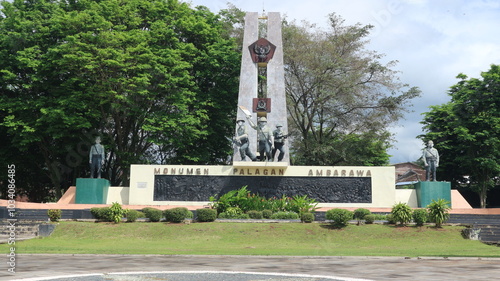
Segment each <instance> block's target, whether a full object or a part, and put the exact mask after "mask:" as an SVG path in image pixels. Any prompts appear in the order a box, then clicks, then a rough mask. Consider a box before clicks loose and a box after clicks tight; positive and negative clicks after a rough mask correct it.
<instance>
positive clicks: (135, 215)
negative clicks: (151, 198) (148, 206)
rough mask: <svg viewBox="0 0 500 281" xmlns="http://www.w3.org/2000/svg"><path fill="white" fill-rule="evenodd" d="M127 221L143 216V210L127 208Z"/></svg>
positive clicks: (133, 220)
mask: <svg viewBox="0 0 500 281" xmlns="http://www.w3.org/2000/svg"><path fill="white" fill-rule="evenodd" d="M126 217H127V222H135V221H136V220H137V219H138V218H142V217H144V213H143V212H139V211H137V210H127V215H126Z"/></svg>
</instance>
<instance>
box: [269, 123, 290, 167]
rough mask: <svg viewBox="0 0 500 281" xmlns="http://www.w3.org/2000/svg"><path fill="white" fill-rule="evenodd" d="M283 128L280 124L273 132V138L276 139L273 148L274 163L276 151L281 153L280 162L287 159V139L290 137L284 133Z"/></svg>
mask: <svg viewBox="0 0 500 281" xmlns="http://www.w3.org/2000/svg"><path fill="white" fill-rule="evenodd" d="M282 129H283V126H282V125H280V124H278V125H276V130H274V131H273V137H274V148H273V155H272V159H273V161H274V157H275V156H276V151H279V152H280V154H279V155H278V161H281V160H283V157H285V146H284V145H285V139H286V138H287V137H288V136H287V135H286V134H284V132H283V130H282Z"/></svg>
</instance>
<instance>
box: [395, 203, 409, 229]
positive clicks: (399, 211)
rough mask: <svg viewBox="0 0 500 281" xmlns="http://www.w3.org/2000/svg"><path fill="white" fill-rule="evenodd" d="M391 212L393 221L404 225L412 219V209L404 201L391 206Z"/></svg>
mask: <svg viewBox="0 0 500 281" xmlns="http://www.w3.org/2000/svg"><path fill="white" fill-rule="evenodd" d="M391 214H392V218H393V219H394V221H395V222H399V224H400V225H406V224H407V223H409V222H411V219H412V210H411V208H410V206H408V204H406V203H398V204H395V205H394V206H393V207H392V210H391Z"/></svg>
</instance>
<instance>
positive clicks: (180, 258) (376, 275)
mask: <svg viewBox="0 0 500 281" xmlns="http://www.w3.org/2000/svg"><path fill="white" fill-rule="evenodd" d="M499 251H500V248H499ZM2 267H3V270H2V271H3V272H4V273H2V274H1V275H0V280H58V281H63V280H64V281H68V280H74V281H84V280H85V281H98V280H99V281H100V280H122V281H125V280H126V281H132V280H135V281H153V280H169V281H185V280H186V281H187V280H203V281H211V280H213V281H216V280H217V281H220V280H254V281H255V280H275V281H276V280H290V281H292V280H293V281H297V280H427V281H428V280H450V281H451V280H453V281H457V280H497V279H498V276H499V275H498V274H499V272H500V259H497V258H485V259H479V258H405V257H296V256H293V257H290V256H191V255H173V256H172V255H169V256H166V255H48V254H37V255H28V254H25V255H23V254H20V255H18V256H17V259H16V274H9V273H7V270H6V268H5V265H2ZM176 272H177V273H176ZM119 273H126V274H119ZM146 273H148V274H146ZM78 275H80V276H81V277H77V276H78ZM61 276H65V277H64V278H56V277H61Z"/></svg>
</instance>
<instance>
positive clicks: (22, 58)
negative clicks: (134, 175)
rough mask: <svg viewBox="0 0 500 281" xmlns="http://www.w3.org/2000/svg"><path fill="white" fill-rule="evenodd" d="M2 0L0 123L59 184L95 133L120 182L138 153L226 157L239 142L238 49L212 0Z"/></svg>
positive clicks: (60, 186)
mask: <svg viewBox="0 0 500 281" xmlns="http://www.w3.org/2000/svg"><path fill="white" fill-rule="evenodd" d="M2 6H3V9H2V11H1V14H0V61H2V65H1V67H0V92H1V96H0V127H1V128H2V130H0V131H1V132H5V133H6V135H7V139H8V143H9V144H8V146H9V147H11V148H12V149H15V150H18V151H23V152H24V151H34V152H35V153H36V156H39V157H38V158H37V157H34V158H35V159H37V160H36V161H37V166H38V171H39V177H47V178H49V179H50V180H51V185H52V187H53V188H54V189H55V190H56V194H57V196H60V195H61V193H62V191H63V190H64V188H65V187H67V186H69V185H70V184H72V183H74V180H75V178H76V177H80V176H84V175H85V174H86V172H87V171H88V150H89V147H90V145H91V144H92V142H93V138H94V137H95V136H96V135H101V136H102V138H103V144H104V145H105V146H106V150H107V151H109V155H108V159H107V161H106V165H105V167H104V174H106V175H107V178H109V179H110V180H111V184H112V185H127V184H128V178H129V167H130V164H132V163H135V164H140V163H161V164H167V163H182V164H187V163H203V164H220V163H223V162H224V161H225V160H226V159H227V156H228V155H229V154H230V153H232V148H231V144H230V143H229V142H228V141H227V140H226V139H225V137H226V136H227V135H231V133H232V131H233V128H234V127H233V126H234V124H233V123H234V122H233V121H232V119H231V118H232V116H233V115H234V111H235V109H236V100H237V95H236V94H235V93H236V91H237V88H238V82H237V77H238V73H239V58H240V56H239V50H236V43H235V41H234V40H233V39H232V38H230V37H229V35H228V34H227V33H225V32H224V26H223V22H221V21H220V18H219V17H218V16H216V15H214V14H212V13H210V12H209V11H208V10H207V9H206V8H204V7H198V8H197V9H192V8H190V6H189V5H188V4H186V3H180V2H179V1H177V0H152V1H146V0H130V1H121V0H103V1H90V0H82V1H50V0H45V1H44V0H41V1H20V0H14V1H13V2H12V3H9V2H2ZM201 144H203V145H201ZM19 155H22V154H19Z"/></svg>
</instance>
